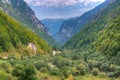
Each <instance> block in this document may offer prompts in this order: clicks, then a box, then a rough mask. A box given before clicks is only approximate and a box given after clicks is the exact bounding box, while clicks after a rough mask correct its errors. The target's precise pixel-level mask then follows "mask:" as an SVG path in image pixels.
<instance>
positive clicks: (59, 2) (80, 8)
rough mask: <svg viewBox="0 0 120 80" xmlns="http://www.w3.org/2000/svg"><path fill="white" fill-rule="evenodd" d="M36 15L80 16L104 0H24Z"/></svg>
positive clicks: (43, 17)
mask: <svg viewBox="0 0 120 80" xmlns="http://www.w3.org/2000/svg"><path fill="white" fill-rule="evenodd" d="M24 1H26V2H27V3H28V4H29V6H30V7H31V8H32V9H33V11H34V12H35V14H36V16H37V17H38V18H39V19H40V20H41V19H46V18H49V19H50V18H71V17H76V16H81V15H82V14H83V13H85V12H87V11H89V10H91V9H92V8H94V7H95V6H97V5H99V4H101V3H102V2H103V1H104V0H24Z"/></svg>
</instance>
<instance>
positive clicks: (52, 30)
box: [41, 19, 65, 37]
mask: <svg viewBox="0 0 120 80" xmlns="http://www.w3.org/2000/svg"><path fill="white" fill-rule="evenodd" d="M64 20H65V19H43V20H41V22H42V23H43V24H44V25H45V26H46V27H47V28H48V32H49V35H51V36H52V37H54V35H55V34H56V33H57V32H58V31H59V30H60V27H61V24H62V22H63V21H64Z"/></svg>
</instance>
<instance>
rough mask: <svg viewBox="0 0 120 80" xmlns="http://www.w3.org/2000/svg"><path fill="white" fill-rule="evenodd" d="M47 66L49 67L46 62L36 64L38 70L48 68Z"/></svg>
mask: <svg viewBox="0 0 120 80" xmlns="http://www.w3.org/2000/svg"><path fill="white" fill-rule="evenodd" d="M46 66H47V64H46V62H45V61H43V60H41V61H38V62H36V63H35V68H36V69H37V70H40V69H41V68H42V67H46Z"/></svg>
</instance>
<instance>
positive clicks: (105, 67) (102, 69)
mask: <svg viewBox="0 0 120 80" xmlns="http://www.w3.org/2000/svg"><path fill="white" fill-rule="evenodd" d="M100 69H101V71H110V66H109V64H107V63H103V64H102V65H101V67H100Z"/></svg>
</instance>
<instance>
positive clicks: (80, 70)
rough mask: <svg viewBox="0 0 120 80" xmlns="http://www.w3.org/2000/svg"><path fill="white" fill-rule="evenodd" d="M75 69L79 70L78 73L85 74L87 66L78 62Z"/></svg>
mask: <svg viewBox="0 0 120 80" xmlns="http://www.w3.org/2000/svg"><path fill="white" fill-rule="evenodd" d="M77 70H78V71H79V74H80V75H85V74H86V72H87V68H86V66H85V65H84V64H80V65H79V66H78V67H77Z"/></svg>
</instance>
